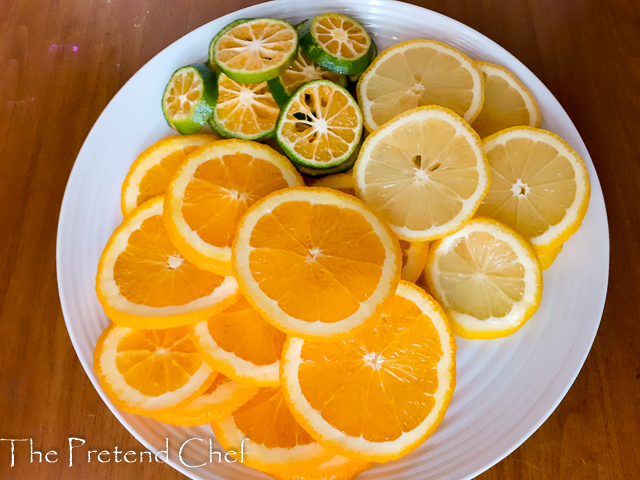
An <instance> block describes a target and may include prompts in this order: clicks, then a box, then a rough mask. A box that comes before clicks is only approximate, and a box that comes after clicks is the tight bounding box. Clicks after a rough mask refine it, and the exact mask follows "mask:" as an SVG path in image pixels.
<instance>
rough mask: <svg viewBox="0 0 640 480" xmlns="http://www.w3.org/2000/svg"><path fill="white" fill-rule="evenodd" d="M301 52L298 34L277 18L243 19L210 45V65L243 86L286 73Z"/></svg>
mask: <svg viewBox="0 0 640 480" xmlns="http://www.w3.org/2000/svg"><path fill="white" fill-rule="evenodd" d="M297 51H298V33H297V32H296V29H295V28H293V27H292V26H291V24H289V23H288V22H285V21H284V20H278V19H277V18H253V19H247V18H242V19H240V20H236V21H235V22H231V23H230V24H229V25H227V26H226V27H224V28H223V29H222V30H221V31H220V32H219V33H218V34H217V35H216V36H215V37H213V39H212V40H211V43H210V44H209V63H210V64H211V65H213V64H216V65H218V67H220V70H222V71H223V72H224V73H225V74H226V75H227V76H228V77H229V78H231V79H233V80H235V81H236V82H241V83H258V82H266V81H267V80H270V79H272V78H275V77H277V76H278V75H280V74H281V73H282V72H284V71H285V70H286V69H287V67H288V66H289V65H291V62H293V59H294V58H295V56H296V52H297Z"/></svg>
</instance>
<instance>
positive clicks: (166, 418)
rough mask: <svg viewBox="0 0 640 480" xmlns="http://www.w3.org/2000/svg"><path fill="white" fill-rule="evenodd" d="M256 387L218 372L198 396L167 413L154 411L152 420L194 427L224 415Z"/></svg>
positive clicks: (255, 389) (247, 396) (240, 404)
mask: <svg viewBox="0 0 640 480" xmlns="http://www.w3.org/2000/svg"><path fill="white" fill-rule="evenodd" d="M258 390H259V388H258V387H250V386H247V385H240V384H238V383H235V382H234V381H233V380H230V379H229V378H227V377H225V376H224V375H222V374H218V375H217V376H216V378H215V380H214V381H213V383H212V384H211V386H210V387H209V388H208V389H206V390H205V391H204V392H203V393H202V395H200V396H199V397H197V398H195V399H194V400H193V401H192V402H191V403H189V404H188V405H185V406H184V407H181V408H178V409H174V410H172V411H170V412H167V413H154V414H153V415H152V417H153V418H155V419H156V420H158V421H160V422H163V423H168V424H170V425H176V426H178V427H195V426H198V425H206V424H208V423H211V422H219V421H220V420H224V419H225V418H227V417H228V416H229V415H231V413H233V411H234V410H236V409H238V408H240V407H241V406H242V405H244V404H245V403H247V402H248V401H249V400H250V399H251V398H253V397H254V396H255V395H256V393H258Z"/></svg>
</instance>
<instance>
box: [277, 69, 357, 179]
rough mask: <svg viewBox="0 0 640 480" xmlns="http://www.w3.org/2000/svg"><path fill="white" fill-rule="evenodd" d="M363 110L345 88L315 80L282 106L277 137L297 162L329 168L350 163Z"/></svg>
mask: <svg viewBox="0 0 640 480" xmlns="http://www.w3.org/2000/svg"><path fill="white" fill-rule="evenodd" d="M362 125H363V120H362V112H361V111H360V107H359V106H358V104H357V103H356V101H355V100H354V98H353V97H352V96H351V94H350V93H349V92H348V91H347V90H346V89H345V88H344V87H341V86H339V85H337V84H335V83H333V82H331V81H329V80H314V81H312V82H309V83H307V84H304V85H302V86H301V87H300V88H298V89H297V90H296V91H295V93H294V94H293V95H292V96H291V98H290V99H289V102H288V103H287V104H286V105H285V106H284V107H283V108H282V111H281V112H280V118H279V119H278V125H277V126H276V139H277V140H278V143H279V144H280V146H281V147H282V149H283V150H284V151H285V153H286V154H287V156H288V157H289V159H290V160H291V161H292V162H293V163H295V164H296V165H301V166H303V167H308V168H313V169H327V168H332V167H336V166H338V165H341V164H342V163H344V162H346V161H347V160H348V159H349V157H351V154H352V153H353V151H354V150H355V148H356V147H357V145H358V143H359V142H360V138H361V137H362Z"/></svg>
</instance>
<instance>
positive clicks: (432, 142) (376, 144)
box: [353, 106, 491, 241]
mask: <svg viewBox="0 0 640 480" xmlns="http://www.w3.org/2000/svg"><path fill="white" fill-rule="evenodd" d="M353 177H354V179H355V181H356V192H357V194H358V196H359V197H360V198H361V199H362V200H363V201H364V202H365V203H367V204H368V205H369V206H371V208H373V210H375V211H376V212H377V213H378V214H380V215H381V216H382V218H384V219H385V220H386V221H387V222H388V223H389V225H390V226H391V228H392V229H393V231H394V232H395V233H396V235H398V237H399V238H401V239H403V240H407V241H427V240H435V239H437V238H442V237H444V236H446V235H449V234H451V233H452V232H455V231H456V230H457V229H459V228H461V227H462V226H463V225H464V224H465V223H466V222H467V221H469V219H470V218H471V217H472V216H473V215H474V214H475V212H476V210H477V209H478V207H479V205H480V202H481V201H482V199H483V198H484V196H485V195H486V194H487V192H488V191H489V187H490V186H491V173H490V169H489V164H488V162H487V159H486V158H485V156H484V153H483V152H482V144H481V142H480V138H479V137H478V134H477V133H475V132H474V131H473V130H472V129H471V127H469V124H468V123H466V122H465V121H464V120H462V119H461V118H460V117H459V116H458V115H456V114H455V113H453V112H452V111H450V110H447V109H446V108H442V107H437V106H428V107H418V108H415V109H413V110H409V111H408V112H405V113H403V114H402V115H399V116H397V117H396V118H394V119H393V120H392V121H390V122H388V123H386V124H385V125H384V126H382V127H381V128H379V129H378V130H376V131H375V132H373V133H372V134H371V135H369V136H368V137H367V139H366V140H365V141H364V143H363V145H362V148H361V149H360V154H359V155H358V160H357V161H356V164H355V166H354V167H353Z"/></svg>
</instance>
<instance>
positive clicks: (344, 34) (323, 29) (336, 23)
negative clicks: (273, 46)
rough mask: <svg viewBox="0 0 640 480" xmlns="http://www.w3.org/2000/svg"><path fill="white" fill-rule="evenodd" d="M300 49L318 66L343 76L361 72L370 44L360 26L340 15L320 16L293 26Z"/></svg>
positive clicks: (369, 39)
mask: <svg viewBox="0 0 640 480" xmlns="http://www.w3.org/2000/svg"><path fill="white" fill-rule="evenodd" d="M297 30H298V33H299V34H300V48H301V49H302V50H303V51H304V53H305V54H306V55H307V56H308V57H309V58H310V59H311V60H313V61H314V62H316V63H317V64H318V65H320V66H321V67H323V68H326V69H327V70H332V71H334V72H338V73H342V74H345V75H357V74H359V73H362V72H364V71H365V69H366V68H367V66H369V63H370V62H371V59H372V56H373V52H372V50H373V49H372V47H373V43H372V41H371V38H370V37H369V34H368V33H367V31H366V30H365V29H364V27H363V26H362V25H360V23H358V22H357V21H355V20H354V19H353V18H350V17H347V16H346V15H342V14H341V13H322V14H320V15H317V16H315V17H314V18H312V19H310V20H307V21H306V22H303V23H302V24H300V25H298V27H297Z"/></svg>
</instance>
